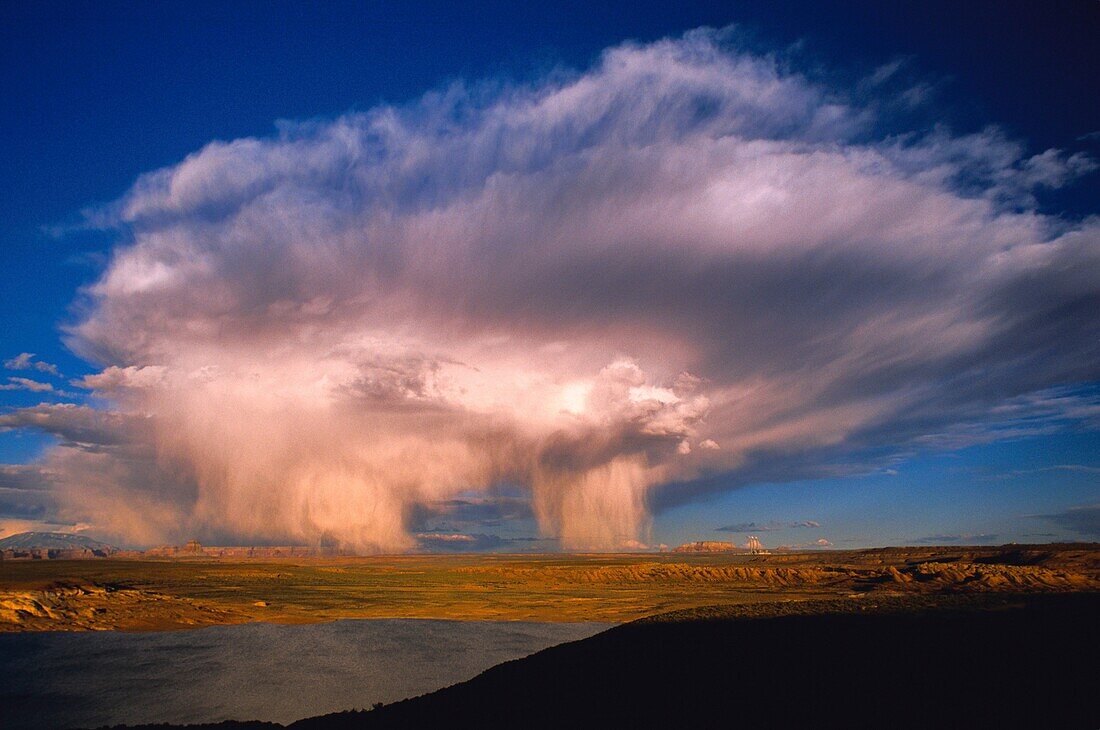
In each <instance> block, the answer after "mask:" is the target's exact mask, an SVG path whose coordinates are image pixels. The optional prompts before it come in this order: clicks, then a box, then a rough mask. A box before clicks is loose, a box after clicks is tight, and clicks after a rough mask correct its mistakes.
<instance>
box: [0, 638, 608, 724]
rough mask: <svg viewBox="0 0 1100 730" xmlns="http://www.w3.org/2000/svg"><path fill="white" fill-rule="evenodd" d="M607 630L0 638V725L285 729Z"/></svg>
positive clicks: (441, 683)
mask: <svg viewBox="0 0 1100 730" xmlns="http://www.w3.org/2000/svg"><path fill="white" fill-rule="evenodd" d="M609 626H610V624H602V623H528V622H515V621H434V620H420V619H368V620H343V621H335V622H332V623H325V624H309V625H297V626H291V625H280V624H261V623H255V624H244V625H239V626H213V627H208V628H203V629H194V630H190V631H163V632H136V633H122V632H113V631H112V632H77V633H62V632H50V633H24V634H0V676H2V677H3V680H2V682H0V707H3V708H4V712H3V715H4V717H3V723H2V724H3V725H4V727H5V728H9V729H10V730H17V729H18V728H41V727H56V728H72V727H96V726H100V725H105V724H120V723H129V724H136V723H151V722H171V723H197V722H218V721H221V720H227V719H235V720H270V721H275V722H281V723H286V722H291V721H294V720H297V719H300V718H303V717H309V716H313V715H320V714H324V713H327V712H335V711H339V710H347V709H352V708H364V707H370V706H371V704H373V703H375V702H386V703H389V702H394V701H397V700H400V699H404V698H406V697H411V696H415V695H419V694H423V693H425V692H431V691H433V690H436V689H439V688H441V687H445V686H447V685H450V684H454V683H455V682H460V681H463V680H466V679H469V678H471V677H473V676H475V675H477V674H478V673H480V672H482V671H484V670H485V669H488V668H489V667H491V666H493V665H495V664H499V663H501V662H504V661H508V660H511V659H518V658H520V657H523V656H526V655H528V654H531V653H534V652H536V651H539V650H541V649H544V648H546V647H549V646H553V645H555V644H561V643H563V642H567V641H574V640H577V639H582V638H585V637H587V636H591V635H592V634H595V633H598V632H599V631H602V630H603V629H605V628H608V627H609Z"/></svg>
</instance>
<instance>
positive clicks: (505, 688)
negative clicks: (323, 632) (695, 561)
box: [218, 593, 1100, 730]
mask: <svg viewBox="0 0 1100 730" xmlns="http://www.w3.org/2000/svg"><path fill="white" fill-rule="evenodd" d="M1098 618H1100V594H1095V593H1093V594H1071V595H1043V596H1006V595H998V596H988V595H984V596H954V597H951V596H946V597H945V596H939V597H933V596H923V597H915V596H914V597H886V596H883V597H877V598H874V599H871V598H870V597H865V598H862V599H848V600H845V599H840V600H833V601H808V602H800V603H787V604H768V605H756V606H749V607H721V608H714V609H705V610H692V611H685V612H678V613H675V614H666V615H665V616H660V617H656V618H654V619H647V620H643V621H638V622H634V623H632V624H627V625H624V626H620V627H617V628H614V629H611V630H609V631H606V632H604V633H602V634H599V635H597V636H594V637H592V638H590V639H585V640H583V641H578V642H574V643H570V644H564V645H561V646H557V647H554V648H551V649H547V650H545V651H542V652H539V653H537V654H534V655H532V656H530V657H527V658H525V659H521V660H518V661H514V662H508V663H506V664H502V665H499V666H497V667H494V668H492V669H490V670H488V671H486V672H484V673H483V674H481V675H479V676H477V677H475V678H474V679H472V680H470V681H468V682H464V683H462V684H458V685H455V686H452V687H449V688H446V689H443V690H440V691H438V692H434V693H432V694H429V695H425V696H423V697H418V698H415V699H410V700H406V701H403V702H399V703H395V704H392V705H388V706H385V707H380V708H378V709H375V710H373V711H369V712H347V713H340V714H335V715H328V716H324V717H318V718H312V719H309V720H303V721H301V722H299V723H295V724H294V725H293V726H292V727H294V728H295V729H296V730H336V729H338V728H431V727H448V728H454V727H462V728H466V727H470V728H475V727H476V728H551V727H553V728H588V727H591V728H609V727H610V728H619V727H664V728H710V727H723V728H727V727H746V728H748V727H781V728H787V727H791V728H806V727H815V728H816V727H875V728H886V727H891V728H896V727H937V728H942V727H966V728H977V727H982V728H984V727H997V728H1004V727H1020V728H1024V727H1026V728H1035V727H1051V728H1053V727H1058V728H1077V727H1079V728H1097V727H1100V695H1098V693H1097V689H1098V688H1100V663H1098V657H1100V641H1098V629H1097V619H1098ZM333 681H339V678H333ZM246 726H248V725H245V724H240V725H234V724H229V723H226V724H222V725H220V726H218V727H222V728H225V729H226V730H228V729H229V728H233V727H246ZM253 727H260V725H253Z"/></svg>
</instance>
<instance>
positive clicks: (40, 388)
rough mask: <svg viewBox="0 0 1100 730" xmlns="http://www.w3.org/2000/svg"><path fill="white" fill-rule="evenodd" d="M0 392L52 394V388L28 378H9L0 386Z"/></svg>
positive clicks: (47, 384)
mask: <svg viewBox="0 0 1100 730" xmlns="http://www.w3.org/2000/svg"><path fill="white" fill-rule="evenodd" d="M0 390H29V391H31V392H32V393H50V392H53V386H52V385H50V384H49V383H43V382H41V381H39V380H31V379H30V378H11V377H9V378H8V383H7V384H6V385H0Z"/></svg>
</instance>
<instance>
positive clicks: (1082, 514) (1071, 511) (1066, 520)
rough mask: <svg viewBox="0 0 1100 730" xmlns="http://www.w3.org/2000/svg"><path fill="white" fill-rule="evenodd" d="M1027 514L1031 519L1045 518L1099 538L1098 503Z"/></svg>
mask: <svg viewBox="0 0 1100 730" xmlns="http://www.w3.org/2000/svg"><path fill="white" fill-rule="evenodd" d="M1027 516H1028V517H1030V518H1032V519H1039V520H1046V521H1048V522H1051V523H1053V524H1055V525H1058V526H1059V527H1061V528H1062V529H1064V530H1069V531H1070V532H1075V533H1077V534H1079V535H1084V536H1086V537H1090V538H1100V504H1086V505H1079V506H1076V507H1069V508H1067V509H1064V510H1062V511H1060V512H1052V513H1050V514H1040V515H1027Z"/></svg>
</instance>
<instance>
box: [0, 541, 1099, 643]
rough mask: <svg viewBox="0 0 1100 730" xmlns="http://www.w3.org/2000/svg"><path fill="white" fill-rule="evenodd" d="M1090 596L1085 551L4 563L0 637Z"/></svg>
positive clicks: (624, 617)
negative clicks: (859, 600) (933, 598)
mask: <svg viewBox="0 0 1100 730" xmlns="http://www.w3.org/2000/svg"><path fill="white" fill-rule="evenodd" d="M1080 590H1085V591H1089V590H1093V591H1095V590H1100V550H1098V549H1097V547H1096V546H1094V545H1092V546H1090V545H1066V546H1028V547H1024V548H1015V547H1003V548H891V549H882V550H868V551H856V552H820V553H804V554H779V555H762V556H749V555H730V554H714V555H692V554H667V553H666V554H644V555H643V554H632V555H522V556H519V555H477V556H439V555H430V556H425V555H421V556H399V557H393V556H390V557H361V558H326V559H293V560H289V559H288V560H263V561H260V560H257V561H247V562H245V561H222V560H212V559H196V560H124V559H107V560H84V561H46V560H33V561H6V562H3V563H0V631H28V630H30V631H34V630H88V629H122V630H148V629H174V628H185V627H190V626H203V625H212V624H233V623H243V622H247V621H272V622H286V623H305V622H318V621H329V620H334V619H338V618H446V619H461V620H527V621H612V622H619V621H628V620H632V619H636V618H640V617H642V616H647V615H651V614H655V613H660V612H664V611H670V610H676V609H687V608H696V607H701V606H713V605H721V604H735V603H752V602H761V601H790V600H800V599H807V598H821V597H831V596H858V595H867V594H875V595H879V594H886V593H895V594H896V593H902V594H952V593H971V592H985V591H1016V592H1033V591H1080Z"/></svg>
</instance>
